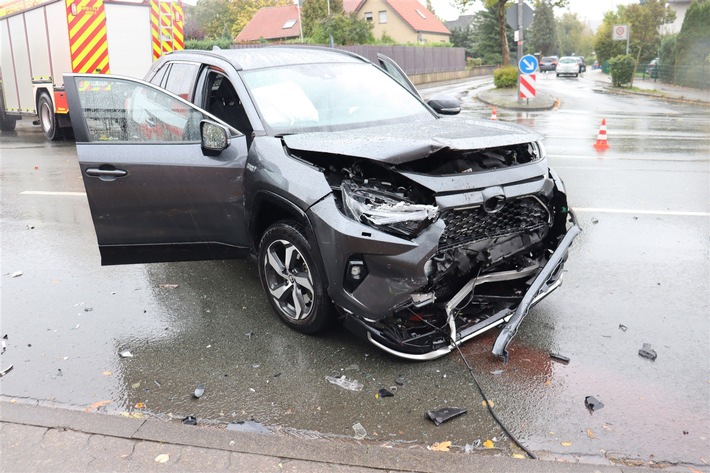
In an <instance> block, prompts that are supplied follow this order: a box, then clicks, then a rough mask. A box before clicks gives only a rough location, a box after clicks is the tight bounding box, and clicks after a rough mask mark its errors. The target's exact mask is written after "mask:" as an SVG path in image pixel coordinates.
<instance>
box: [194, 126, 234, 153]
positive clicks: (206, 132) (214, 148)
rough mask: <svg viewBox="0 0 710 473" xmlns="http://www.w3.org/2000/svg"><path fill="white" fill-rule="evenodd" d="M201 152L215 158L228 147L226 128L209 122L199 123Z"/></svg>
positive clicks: (227, 131)
mask: <svg viewBox="0 0 710 473" xmlns="http://www.w3.org/2000/svg"><path fill="white" fill-rule="evenodd" d="M200 136H201V137H202V152H203V153H205V154H206V155H208V156H217V155H218V154H220V153H221V152H222V151H224V150H225V149H226V148H227V147H228V146H229V130H227V127H225V126H222V125H220V124H219V123H215V122H213V121H209V120H202V121H201V122H200Z"/></svg>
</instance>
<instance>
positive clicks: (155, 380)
mask: <svg viewBox="0 0 710 473" xmlns="http://www.w3.org/2000/svg"><path fill="white" fill-rule="evenodd" d="M153 382H154V383H155V385H156V386H158V387H161V384H160V381H158V380H157V379H154V380H153Z"/></svg>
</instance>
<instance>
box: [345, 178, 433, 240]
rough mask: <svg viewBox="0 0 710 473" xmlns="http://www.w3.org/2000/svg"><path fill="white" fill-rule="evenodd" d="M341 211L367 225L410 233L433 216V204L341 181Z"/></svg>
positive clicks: (421, 227) (419, 228)
mask: <svg viewBox="0 0 710 473" xmlns="http://www.w3.org/2000/svg"><path fill="white" fill-rule="evenodd" d="M340 189H341V192H342V196H343V208H344V211H345V214H346V215H348V216H349V217H351V218H353V219H355V220H357V221H358V222H361V223H365V224H367V225H370V226H371V227H374V228H377V229H380V230H382V231H386V232H389V233H396V234H399V235H404V236H407V237H414V236H416V235H418V234H419V232H421V231H422V230H423V229H424V228H426V227H427V226H429V225H430V224H431V223H432V222H434V221H435V220H436V218H437V217H438V215H439V208H438V207H437V206H435V205H426V204H415V203H412V202H407V201H406V200H404V199H403V198H402V197H401V196H399V195H397V194H393V193H391V192H387V191H382V190H379V189H375V188H370V187H368V188H366V187H361V186H358V185H357V184H356V183H354V182H352V181H344V182H343V183H342V184H341V186H340Z"/></svg>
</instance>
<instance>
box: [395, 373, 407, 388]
mask: <svg viewBox="0 0 710 473" xmlns="http://www.w3.org/2000/svg"><path fill="white" fill-rule="evenodd" d="M405 382H406V381H405V379H404V376H402V375H401V374H400V375H399V376H397V377H396V378H394V383H395V384H396V385H397V386H404V383H405Z"/></svg>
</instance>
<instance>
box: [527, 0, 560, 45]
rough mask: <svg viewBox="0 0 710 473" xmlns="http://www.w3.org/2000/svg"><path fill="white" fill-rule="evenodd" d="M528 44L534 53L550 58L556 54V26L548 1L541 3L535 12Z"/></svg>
mask: <svg viewBox="0 0 710 473" xmlns="http://www.w3.org/2000/svg"><path fill="white" fill-rule="evenodd" d="M529 40H530V41H529V44H530V45H531V46H532V49H533V50H534V51H535V52H538V51H539V52H540V53H541V54H542V55H543V56H550V55H552V54H555V53H556V52H557V26H556V24H555V13H554V12H553V11H552V5H550V3H549V2H548V1H542V2H540V4H539V5H538V7H537V9H536V10H535V16H534V17H533V23H532V27H531V29H530V37H529Z"/></svg>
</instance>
